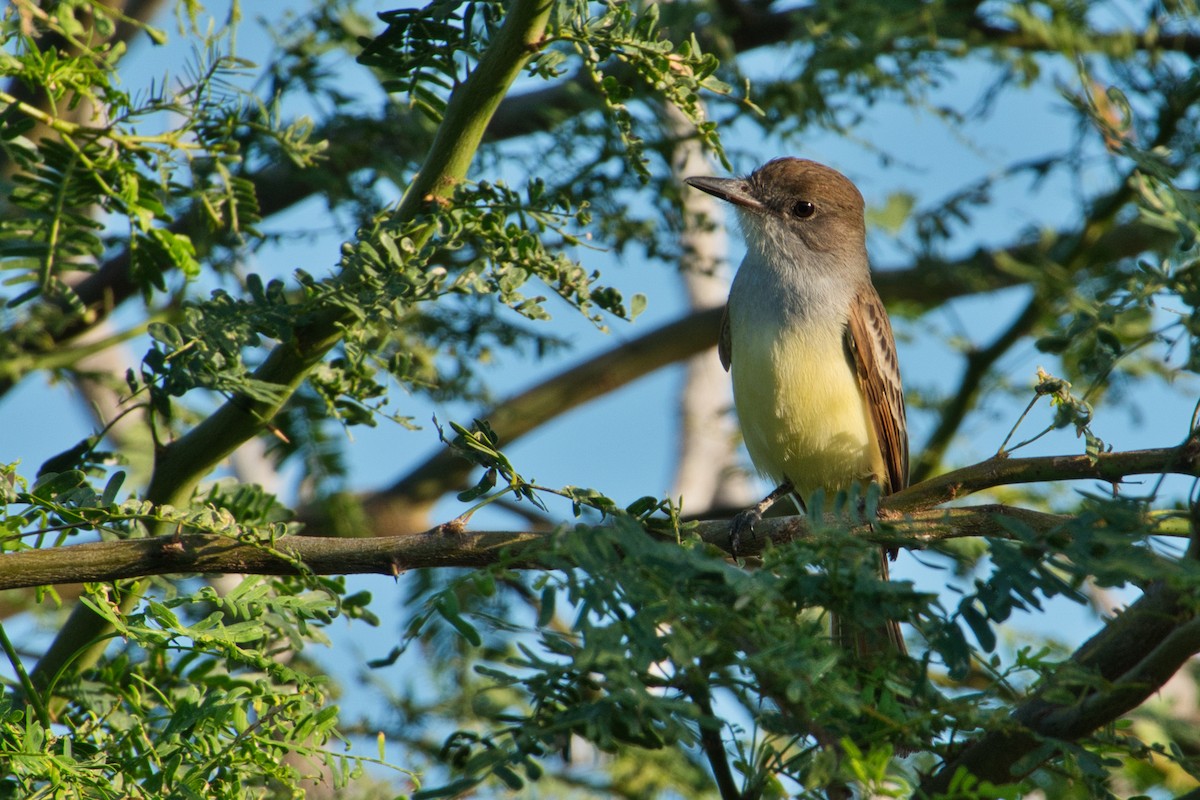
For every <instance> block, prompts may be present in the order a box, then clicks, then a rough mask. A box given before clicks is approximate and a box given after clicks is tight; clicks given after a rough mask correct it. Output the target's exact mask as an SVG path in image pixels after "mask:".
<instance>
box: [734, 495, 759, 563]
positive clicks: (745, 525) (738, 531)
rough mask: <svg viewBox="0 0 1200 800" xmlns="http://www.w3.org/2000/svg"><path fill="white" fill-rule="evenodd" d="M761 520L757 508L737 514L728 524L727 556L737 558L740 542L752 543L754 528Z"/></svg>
mask: <svg viewBox="0 0 1200 800" xmlns="http://www.w3.org/2000/svg"><path fill="white" fill-rule="evenodd" d="M762 518H763V512H762V511H761V510H760V509H759V508H758V507H755V508H748V509H746V510H745V511H743V512H741V513H739V514H738V515H737V516H735V517H734V518H733V520H732V521H731V522H730V523H729V554H730V555H731V556H733V557H734V558H737V557H738V551H739V550H741V547H742V542H744V541H753V539H754V526H755V525H757V524H758V523H759V521H760V520H761V519H762Z"/></svg>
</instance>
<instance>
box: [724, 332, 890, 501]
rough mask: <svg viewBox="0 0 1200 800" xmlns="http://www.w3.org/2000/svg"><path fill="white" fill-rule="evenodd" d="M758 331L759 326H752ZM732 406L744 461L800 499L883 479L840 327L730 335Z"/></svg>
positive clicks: (881, 462) (871, 427)
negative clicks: (787, 484)
mask: <svg viewBox="0 0 1200 800" xmlns="http://www.w3.org/2000/svg"><path fill="white" fill-rule="evenodd" d="M760 327H765V326H760ZM733 348H734V349H733V358H732V364H731V373H732V377H733V395H734V403H735V405H736V406H737V413H738V419H739V420H740V422H741V426H742V435H743V437H744V439H745V442H746V449H747V450H748V451H749V452H750V459H751V460H752V461H753V462H754V466H755V468H757V469H758V471H759V472H760V473H762V474H763V475H765V476H767V477H769V478H771V479H772V480H774V481H776V482H782V481H783V480H785V479H787V480H790V481H791V482H792V484H793V485H794V486H795V487H796V492H797V494H799V495H800V497H801V498H804V497H807V496H808V495H810V494H811V493H812V492H813V491H814V490H815V489H824V490H825V493H826V494H827V495H832V494H834V493H836V492H838V491H842V490H845V489H847V488H849V487H850V485H851V484H852V483H856V482H861V481H866V480H871V479H872V478H874V477H875V476H878V475H882V474H884V468H883V460H882V457H881V456H880V452H879V445H878V443H877V441H876V437H875V432H874V428H873V426H872V425H871V423H870V420H869V417H868V414H867V410H866V405H865V403H864V401H863V397H862V393H861V391H860V390H859V387H858V380H857V378H856V377H855V376H854V373H853V371H852V369H851V366H850V363H849V361H848V359H847V355H846V351H845V347H844V344H843V341H842V335H841V331H840V328H838V327H834V326H823V329H822V328H819V327H817V326H812V325H806V326H803V327H801V328H792V329H790V330H788V331H786V332H785V333H783V334H782V335H781V333H780V331H779V329H778V328H776V329H774V330H773V331H770V332H764V333H763V334H761V335H755V331H754V328H753V327H752V328H750V330H746V326H741V329H740V330H735V331H734V335H733Z"/></svg>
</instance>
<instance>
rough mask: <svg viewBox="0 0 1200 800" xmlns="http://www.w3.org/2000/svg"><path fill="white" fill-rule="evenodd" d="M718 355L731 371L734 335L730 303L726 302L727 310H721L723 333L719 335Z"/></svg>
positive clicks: (726, 369)
mask: <svg viewBox="0 0 1200 800" xmlns="http://www.w3.org/2000/svg"><path fill="white" fill-rule="evenodd" d="M717 357H718V358H720V359H721V366H722V367H724V368H725V371H726V372H729V365H730V364H732V363H733V336H732V334H731V333H730V331H729V303H726V304H725V310H724V311H722V312H721V333H720V335H719V336H718V337H717Z"/></svg>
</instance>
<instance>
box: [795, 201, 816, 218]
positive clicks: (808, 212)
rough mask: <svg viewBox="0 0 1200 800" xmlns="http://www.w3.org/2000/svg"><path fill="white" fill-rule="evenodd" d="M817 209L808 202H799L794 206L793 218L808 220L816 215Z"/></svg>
mask: <svg viewBox="0 0 1200 800" xmlns="http://www.w3.org/2000/svg"><path fill="white" fill-rule="evenodd" d="M816 210H817V207H816V206H814V205H813V204H812V203H810V202H809V201H807V200H799V201H797V202H796V205H794V206H792V216H793V217H796V218H797V219H808V218H809V217H811V216H812V215H813V214H814V213H816Z"/></svg>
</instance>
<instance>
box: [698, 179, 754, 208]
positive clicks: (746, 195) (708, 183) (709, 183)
mask: <svg viewBox="0 0 1200 800" xmlns="http://www.w3.org/2000/svg"><path fill="white" fill-rule="evenodd" d="M683 182H684V183H686V184H687V185H688V186H692V187H694V188H696V189H699V190H700V191H702V192H708V193H709V194H711V195H712V196H713V197H719V198H721V199H722V200H725V201H727V202H730V203H733V204H734V205H735V206H741V207H742V208H746V209H749V210H751V211H762V210H763V204H762V203H760V202H758V199H757V198H756V197H755V196H754V195H752V194H751V193H750V185H749V184H747V183H746V181H744V180H742V179H741V178H684V179H683Z"/></svg>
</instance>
